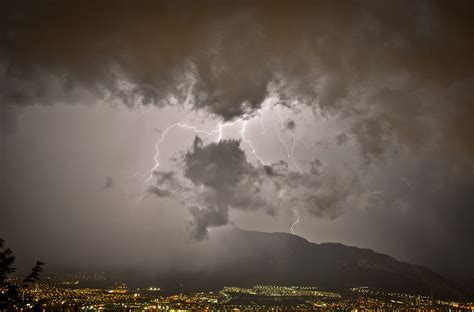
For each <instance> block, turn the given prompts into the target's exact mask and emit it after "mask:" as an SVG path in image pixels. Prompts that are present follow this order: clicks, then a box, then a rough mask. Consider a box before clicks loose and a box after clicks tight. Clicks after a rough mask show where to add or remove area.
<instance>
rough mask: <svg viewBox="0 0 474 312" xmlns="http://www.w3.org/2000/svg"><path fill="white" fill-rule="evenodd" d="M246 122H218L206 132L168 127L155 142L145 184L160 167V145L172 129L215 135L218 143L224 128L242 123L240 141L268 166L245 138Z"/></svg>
mask: <svg viewBox="0 0 474 312" xmlns="http://www.w3.org/2000/svg"><path fill="white" fill-rule="evenodd" d="M247 121H248V120H246V119H244V118H241V119H238V120H236V121H233V122H228V123H222V121H220V122H219V123H218V125H217V126H216V128H215V129H212V130H210V131H206V130H200V129H198V128H197V127H196V126H192V125H188V124H185V123H181V122H177V123H174V124H172V125H170V126H168V128H166V129H165V131H163V132H162V133H161V136H160V138H159V139H158V141H156V143H155V156H154V157H153V160H154V161H155V164H154V166H153V167H152V168H151V169H150V170H149V175H148V177H147V178H146V179H145V181H144V182H145V183H146V182H148V181H150V180H151V179H152V178H153V172H154V171H155V170H156V169H157V168H158V167H159V166H160V161H159V157H160V145H161V144H162V143H163V142H164V141H165V140H166V136H167V135H168V133H169V132H170V131H171V130H172V129H174V128H177V127H178V128H183V129H187V130H192V131H194V133H195V134H205V135H207V136H212V135H216V134H217V139H216V142H220V141H221V140H222V135H223V133H224V127H228V126H233V125H235V124H236V123H238V122H241V123H242V128H241V131H240V136H241V138H242V140H243V141H244V142H245V143H246V144H248V145H249V146H250V149H251V150H252V154H253V155H254V156H255V158H256V159H257V160H258V162H260V163H261V164H262V165H264V166H268V165H269V164H268V163H267V162H265V161H264V160H263V159H262V158H261V157H260V156H258V154H257V151H256V149H255V146H254V145H253V144H252V142H251V141H250V140H249V139H247V137H246V136H245V133H246V127H247Z"/></svg>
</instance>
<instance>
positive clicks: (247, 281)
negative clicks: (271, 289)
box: [156, 228, 463, 298]
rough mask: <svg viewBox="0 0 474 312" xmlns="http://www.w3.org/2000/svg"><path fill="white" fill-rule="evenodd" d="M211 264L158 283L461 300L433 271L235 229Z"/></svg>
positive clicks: (219, 241)
mask: <svg viewBox="0 0 474 312" xmlns="http://www.w3.org/2000/svg"><path fill="white" fill-rule="evenodd" d="M213 244H214V246H213V248H212V250H213V251H212V255H209V256H211V258H212V260H211V261H210V263H209V264H208V265H207V266H205V267H202V268H200V269H199V270H196V269H193V270H180V271H177V270H173V271H168V272H166V273H162V274H159V275H158V276H157V277H156V278H157V281H158V282H160V284H161V285H163V286H164V288H167V289H172V290H173V291H177V290H181V291H192V290H212V289H220V288H222V287H223V286H230V285H232V286H252V285H256V284H273V285H299V286H319V287H322V288H326V289H335V290H338V289H347V288H349V287H355V286H370V287H373V288H376V289H378V290H384V291H403V292H408V293H415V294H426V295H431V294H432V293H433V294H434V295H435V296H437V297H444V298H461V297H463V293H462V291H461V290H460V288H459V287H458V286H457V285H456V284H455V283H453V282H451V281H449V280H448V279H446V278H444V277H442V276H440V275H438V274H436V273H434V272H433V271H431V270H430V269H428V268H426V267H423V266H418V265H412V264H409V263H405V262H400V261H397V260H396V259H394V258H393V257H390V256H388V255H384V254H380V253H376V252H374V251H372V250H370V249H361V248H356V247H350V246H345V245H343V244H338V243H323V244H315V243H311V242H309V241H307V240H306V239H304V238H302V237H299V236H296V235H291V234H287V233H263V232H254V231H244V230H240V229H237V228H234V229H231V230H228V231H222V233H220V235H219V236H218V237H217V238H216V239H215V241H214V242H213Z"/></svg>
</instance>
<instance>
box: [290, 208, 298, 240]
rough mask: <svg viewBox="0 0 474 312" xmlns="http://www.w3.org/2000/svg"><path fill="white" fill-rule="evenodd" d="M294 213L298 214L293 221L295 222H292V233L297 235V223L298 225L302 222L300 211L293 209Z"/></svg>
mask: <svg viewBox="0 0 474 312" xmlns="http://www.w3.org/2000/svg"><path fill="white" fill-rule="evenodd" d="M293 213H294V214H295V215H296V219H295V221H294V222H293V224H291V227H290V230H291V233H292V234H293V235H296V233H295V225H297V224H298V223H300V213H299V212H298V210H296V209H293Z"/></svg>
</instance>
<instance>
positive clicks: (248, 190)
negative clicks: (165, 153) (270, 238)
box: [184, 137, 271, 239]
mask: <svg viewBox="0 0 474 312" xmlns="http://www.w3.org/2000/svg"><path fill="white" fill-rule="evenodd" d="M239 145H240V141H236V140H224V141H220V142H218V143H210V144H208V145H203V142H202V141H201V139H200V138H199V137H196V139H195V141H194V145H193V148H192V150H191V151H190V152H188V153H187V154H186V155H185V157H184V176H185V177H186V178H187V179H189V180H190V181H191V182H192V184H193V185H194V187H195V188H196V194H195V195H194V205H193V207H192V208H190V212H191V216H192V217H193V219H192V221H191V229H190V232H191V235H192V236H193V237H194V238H196V239H202V238H205V237H207V228H208V227H211V226H221V225H225V224H227V223H228V222H229V218H228V216H229V209H230V208H234V209H243V210H253V209H257V208H259V207H265V206H267V205H269V203H267V202H266V201H265V199H264V196H263V195H262V193H261V187H262V186H263V181H262V179H261V177H260V173H259V170H258V169H257V168H255V167H254V166H252V165H251V164H250V163H249V162H248V161H247V158H246V155H245V153H244V151H243V150H242V149H241V148H240V146H239ZM197 204H198V205H197ZM270 211H271V210H270Z"/></svg>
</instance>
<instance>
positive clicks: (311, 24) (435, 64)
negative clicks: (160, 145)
mask: <svg viewBox="0 0 474 312" xmlns="http://www.w3.org/2000/svg"><path fill="white" fill-rule="evenodd" d="M472 11H473V10H472V2H471V1H456V3H454V4H447V3H445V2H439V1H416V2H406V1H401V2H397V3H391V4H390V5H381V4H380V3H378V2H376V1H360V2H359V1H346V2H336V3H331V2H324V1H300V2H298V4H296V5H295V4H289V3H288V2H285V1H255V2H246V1H244V2H233V1H231V2H226V3H225V4H224V3H217V2H215V1H204V2H200V3H199V4H198V3H192V2H189V1H177V2H173V3H171V2H161V1H143V2H142V3H141V4H140V5H136V4H135V3H134V2H132V1H130V2H127V1H124V2H120V3H115V4H114V5H113V6H111V5H110V4H109V3H102V2H93V1H72V2H68V3H67V4H66V3H64V2H61V1H50V2H46V3H45V2H41V3H35V2H31V1H15V2H13V1H11V2H7V3H6V4H5V5H4V8H3V10H2V13H1V14H2V15H1V16H0V17H1V20H2V41H3V43H4V44H3V45H2V47H1V48H0V49H1V50H0V52H1V53H0V68H1V71H0V79H1V82H2V83H1V85H2V90H1V91H2V92H1V97H0V101H1V102H2V105H4V104H9V105H20V106H23V105H30V104H37V103H42V104H50V103H56V102H69V103H70V102H81V101H84V99H90V97H98V98H105V99H109V100H117V101H119V102H121V103H123V104H125V105H127V106H130V107H134V106H136V105H140V104H144V105H147V104H154V105H159V106H160V105H166V104H173V103H183V102H186V101H188V102H191V103H192V105H193V107H194V108H195V109H204V110H206V111H208V112H209V113H212V114H214V115H215V116H218V117H221V118H223V119H224V120H232V119H235V118H238V117H241V116H243V115H245V114H252V113H253V112H254V111H255V110H257V109H258V108H260V105H261V103H262V101H263V100H264V99H265V97H266V96H267V94H268V88H269V86H270V85H271V84H272V83H277V85H278V88H277V89H278V93H279V94H280V97H281V99H282V101H283V102H282V103H286V105H290V106H292V105H293V104H294V100H295V99H297V100H300V102H302V103H305V104H307V105H311V106H312V107H314V108H315V109H318V110H319V111H320V112H322V113H330V114H342V115H344V116H354V115H358V114H361V113H366V112H367V110H368V109H369V108H367V107H364V106H365V105H364V101H363V100H364V97H366V96H368V95H370V94H367V93H371V92H373V91H374V90H375V91H377V90H378V89H381V88H382V86H374V85H373V82H372V80H373V79H377V80H380V81H387V75H399V76H400V77H402V79H403V80H407V79H408V80H407V81H409V84H405V85H403V86H400V88H399V90H398V91H396V92H403V93H405V94H408V93H409V92H408V91H417V90H420V89H423V88H426V87H427V86H430V85H436V86H439V87H441V89H440V92H443V90H442V89H443V88H445V87H448V86H449V85H450V84H452V83H454V82H456V81H458V80H462V79H467V78H469V77H472V72H473V69H474V62H473V60H472V57H471V55H472V54H473V52H474V51H473V43H472V29H473V28H474V27H473V25H472V21H473V18H472ZM104 12H106V13H104ZM283 12H284V13H283ZM453 60H455V61H454V62H453ZM403 77H404V78H403ZM392 84H393V83H392ZM412 93H416V92H412ZM407 96H408V95H407ZM81 98H82V100H81ZM379 99H380V100H381V101H384V100H383V99H381V98H379ZM407 100H408V101H407ZM390 101H391V102H392V103H390V104H387V105H385V107H387V109H388V111H386V112H383V111H382V112H380V113H381V114H384V113H385V115H386V116H385V117H384V118H385V122H387V123H389V125H390V126H391V127H392V128H393V129H394V130H396V129H400V130H401V131H402V132H404V131H405V132H409V131H408V130H407V129H412V128H413V126H412V125H410V119H411V118H410V115H409V112H410V111H413V109H414V107H416V106H412V105H410V104H409V103H410V101H411V99H410V98H406V96H405V98H404V97H395V98H393V100H390ZM393 102H396V103H395V104H393ZM395 106H396V107H408V106H412V107H409V109H408V111H405V112H404V113H402V114H401V115H400V114H399V116H395V117H396V118H395V119H392V118H388V117H387V116H388V115H390V116H389V117H392V115H391V113H392V110H393V108H394V107H395ZM381 107H383V105H381ZM431 113H432V111H431V110H429V108H428V110H425V111H424V112H423V114H427V115H430V114H431ZM372 117H374V116H372ZM365 120H366V121H367V122H368V123H371V124H369V125H367V126H361V127H362V128H368V127H373V126H374V123H373V121H372V120H371V119H365ZM392 123H393V124H392ZM357 130H359V132H357V133H356V135H357V134H358V133H360V134H361V135H363V136H366V135H367V134H368V133H366V132H365V130H363V129H362V130H361V129H360V128H356V131H357ZM361 131H362V132H361ZM403 136H404V137H405V138H413V137H414V136H409V135H408V136H407V135H403ZM362 140H365V141H367V137H365V138H363V139H362ZM373 140H376V139H373ZM379 141H380V140H379ZM375 149H376V147H375V146H372V147H371V151H370V153H373V154H378V153H379V152H378V151H376V150H375Z"/></svg>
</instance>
